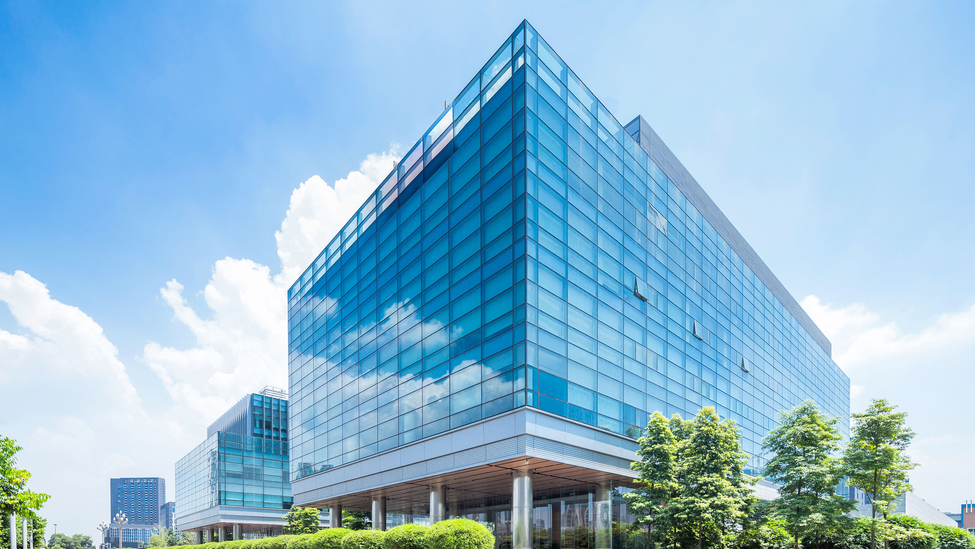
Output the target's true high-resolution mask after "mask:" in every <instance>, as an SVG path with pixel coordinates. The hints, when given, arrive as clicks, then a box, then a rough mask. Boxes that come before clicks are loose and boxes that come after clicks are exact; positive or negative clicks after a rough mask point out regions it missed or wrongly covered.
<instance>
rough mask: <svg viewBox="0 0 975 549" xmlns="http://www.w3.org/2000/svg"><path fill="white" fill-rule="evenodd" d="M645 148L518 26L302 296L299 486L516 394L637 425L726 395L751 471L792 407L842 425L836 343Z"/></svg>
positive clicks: (557, 408)
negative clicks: (803, 406)
mask: <svg viewBox="0 0 975 549" xmlns="http://www.w3.org/2000/svg"><path fill="white" fill-rule="evenodd" d="M634 135H636V136H637V137H638V138H639V131H636V132H634ZM648 150H649V145H648V144H647V143H640V142H638V141H637V140H636V139H634V136H632V135H631V134H630V132H628V131H627V130H626V129H625V128H624V126H623V125H622V124H620V123H619V122H618V121H617V120H616V119H615V118H614V117H613V115H612V114H611V113H609V111H608V110H607V109H606V108H605V106H604V105H603V104H602V103H600V102H599V101H598V100H597V99H596V98H595V96H594V95H593V94H592V93H591V92H590V91H589V90H588V88H587V87H586V86H585V85H584V84H583V83H582V82H581V81H580V80H579V78H578V77H577V76H576V75H575V73H573V72H572V70H571V69H569V68H568V67H567V66H566V65H565V63H564V62H563V61H562V60H561V59H560V58H559V56H558V55H557V54H556V53H555V52H554V51H553V50H552V48H551V47H550V46H548V44H547V43H546V42H545V41H544V40H543V39H542V38H541V37H539V36H538V35H537V33H536V32H535V31H534V29H533V28H532V27H531V26H530V25H529V24H527V23H524V24H522V25H521V26H519V28H518V29H517V30H516V32H515V33H514V34H513V35H512V36H511V37H510V38H509V39H508V40H507V41H506V42H505V43H504V45H503V46H502V47H501V48H500V49H499V50H498V51H497V52H496V53H495V54H494V55H493V56H492V58H491V60H490V61H489V62H488V63H487V64H486V65H485V66H484V67H483V69H482V70H481V71H480V72H479V74H478V75H476V76H475V78H474V79H473V80H472V81H471V83H470V84H469V85H468V86H466V87H465V89H464V91H463V92H461V93H460V94H459V95H458V96H457V98H456V99H455V100H454V101H453V103H452V104H451V106H450V108H449V109H448V110H447V111H446V112H444V113H443V114H442V115H441V116H440V118H439V119H438V120H437V121H436V122H435V123H434V124H433V125H432V126H431V128H430V130H429V131H428V132H427V133H426V134H425V135H424V136H423V137H422V138H421V139H420V141H418V142H417V143H416V145H415V146H414V147H413V148H412V149H410V151H409V152H408V153H407V154H406V155H405V156H404V158H403V160H402V161H401V162H400V163H399V165H398V166H397V167H396V168H395V169H394V170H393V172H392V173H390V174H389V176H388V177H387V178H386V180H385V181H384V182H383V183H382V184H381V185H380V186H379V188H378V189H377V190H376V192H375V193H374V194H373V195H372V196H371V197H370V198H369V199H368V200H367V201H366V202H365V204H364V205H363V206H362V208H361V209H360V210H359V211H358V213H357V214H356V215H355V216H353V218H352V219H351V220H350V221H349V222H348V223H347V224H346V226H345V227H344V228H343V229H342V230H341V231H340V232H339V234H338V235H337V236H336V237H335V238H334V239H333V240H332V242H331V243H330V244H329V245H328V246H327V247H326V248H325V250H324V251H323V252H322V253H321V254H320V255H319V257H318V258H317V259H316V260H315V261H314V262H313V264H312V265H310V266H309V267H308V269H307V270H306V271H305V272H304V274H303V275H302V276H301V278H300V279H299V280H298V281H297V282H296V283H295V284H294V285H293V287H292V288H291V289H290V290H289V294H288V298H289V352H290V355H289V374H290V394H291V404H292V408H291V414H290V423H291V443H292V444H291V448H292V454H291V463H292V466H291V467H292V470H291V474H292V478H293V479H298V478H302V477H305V476H308V475H311V474H314V473H317V472H321V471H324V470H327V469H329V468H331V467H337V466H340V465H343V464H346V463H350V462H352V461H355V460H357V459H360V458H364V457H367V456H370V455H373V454H376V453H379V452H383V451H385V450H388V449H391V448H395V447H397V446H401V445H405V444H409V443H411V442H413V441H416V440H419V439H421V438H425V437H429V436H431V435H434V434H437V433H441V432H444V431H446V430H449V429H452V428H456V427H459V426H462V425H466V424H469V423H472V422H476V421H478V420H480V419H483V418H487V417H490V416H493V415H497V414H501V413H504V412H506V411H508V410H511V409H513V408H516V407H520V406H531V407H535V408H538V409H540V410H543V411H545V412H548V413H551V414H555V415H558V416H561V417H565V418H568V419H570V420H574V421H578V422H581V423H584V424H588V425H592V426H596V427H598V428H601V429H605V430H608V431H611V432H614V433H618V434H621V435H626V436H630V437H633V438H635V437H636V436H637V435H638V432H639V430H640V428H641V427H642V426H644V425H646V422H647V417H648V414H649V413H652V412H653V411H655V410H660V411H661V412H663V413H665V414H668V415H669V414H672V413H680V414H681V415H684V416H689V415H693V414H694V413H696V411H697V410H698V409H699V408H700V407H702V406H714V407H715V408H716V409H717V411H718V413H719V414H721V416H722V417H728V418H731V419H733V420H735V421H736V422H737V423H738V424H739V425H740V426H741V429H742V433H743V446H744V449H745V450H746V451H747V452H749V454H750V455H752V456H753V457H752V460H751V462H750V468H751V470H752V471H753V472H757V470H758V469H760V467H761V465H762V458H761V456H760V455H759V453H760V446H761V439H762V437H763V436H764V435H765V433H767V432H768V430H769V429H770V428H772V427H774V426H775V421H776V418H777V414H778V412H779V411H780V410H782V409H786V408H789V407H791V406H794V405H795V404H797V403H799V402H800V401H802V400H804V399H806V398H812V399H814V400H815V401H816V402H817V403H818V404H819V405H820V406H821V407H822V408H823V409H824V410H825V411H826V412H827V413H829V414H831V415H834V416H841V417H843V418H847V417H848V416H849V379H848V378H847V377H846V376H845V374H843V372H842V371H841V370H840V369H839V368H838V367H837V366H836V365H835V364H834V363H833V361H832V360H831V358H830V357H829V352H828V346H825V347H824V345H823V341H825V338H822V339H821V340H819V341H817V339H816V338H814V336H812V335H810V333H809V331H807V330H806V329H804V328H803V323H807V324H806V325H807V326H808V325H809V324H811V322H810V321H808V319H807V318H804V319H802V320H801V321H800V320H799V319H797V317H796V316H795V315H794V313H793V312H790V311H797V310H798V309H797V306H796V305H795V303H794V300H792V298H791V296H788V295H787V294H785V297H786V298H787V299H786V300H787V301H788V300H791V302H789V303H787V304H783V301H782V299H780V298H779V297H777V295H779V296H782V295H783V294H782V293H781V292H780V291H778V290H777V289H775V288H773V289H770V288H769V287H768V286H767V285H766V284H765V283H764V282H763V281H762V276H757V275H756V274H755V268H753V266H755V265H756V264H755V263H754V260H751V259H748V260H743V259H742V257H740V255H739V254H738V253H737V252H736V251H735V248H734V247H733V246H732V245H731V244H729V243H728V241H727V239H726V238H725V237H724V236H723V234H722V232H721V231H719V229H718V228H715V227H714V226H712V224H711V223H710V222H709V221H708V219H706V218H705V216H704V215H702V213H701V212H700V211H699V210H698V208H696V207H695V205H694V203H693V202H692V201H690V200H688V198H687V197H686V196H684V194H682V192H681V190H680V189H679V188H678V186H677V185H675V183H674V182H673V181H672V179H671V176H672V175H673V171H672V170H673V167H672V166H664V167H661V166H659V165H658V164H657V163H656V162H654V161H653V160H651V157H650V155H649V154H648ZM668 170H670V171H671V172H672V173H671V176H669V175H668V174H667V173H666V171H668ZM722 230H723V229H722ZM758 261H760V260H758ZM750 263H751V265H750ZM762 267H764V265H762ZM766 269H767V268H766ZM766 280H768V279H766ZM776 283H777V281H776ZM818 335H819V337H820V338H821V334H818ZM827 345H828V343H827ZM839 424H840V428H841V429H846V425H848V421H845V420H841V421H840V422H839ZM844 434H845V433H844Z"/></svg>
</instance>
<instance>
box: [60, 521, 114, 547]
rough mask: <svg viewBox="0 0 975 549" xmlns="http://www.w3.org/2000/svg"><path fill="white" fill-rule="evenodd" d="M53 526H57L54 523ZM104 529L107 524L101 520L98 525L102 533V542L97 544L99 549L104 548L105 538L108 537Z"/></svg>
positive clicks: (106, 528) (105, 544)
mask: <svg viewBox="0 0 975 549" xmlns="http://www.w3.org/2000/svg"><path fill="white" fill-rule="evenodd" d="M54 526H55V527H57V525H56V524H55V525H54ZM106 530H108V525H107V524H105V522H102V523H101V524H99V525H98V531H99V532H101V533H102V542H101V544H100V545H99V547H100V548H101V549H105V546H107V545H108V544H107V543H105V542H106V540H107V539H108V534H106V533H105V531H106Z"/></svg>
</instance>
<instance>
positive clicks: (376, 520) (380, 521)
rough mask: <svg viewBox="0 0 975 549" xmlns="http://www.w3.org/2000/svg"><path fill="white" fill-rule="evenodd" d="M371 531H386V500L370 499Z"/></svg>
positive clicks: (381, 498)
mask: <svg viewBox="0 0 975 549" xmlns="http://www.w3.org/2000/svg"><path fill="white" fill-rule="evenodd" d="M372 529H373V530H386V498H383V497H375V498H372Z"/></svg>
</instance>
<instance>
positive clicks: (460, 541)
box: [343, 518, 494, 549]
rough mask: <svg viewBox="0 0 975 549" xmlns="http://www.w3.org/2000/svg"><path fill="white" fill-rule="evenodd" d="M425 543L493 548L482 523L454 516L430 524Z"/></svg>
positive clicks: (439, 548) (441, 548) (436, 548)
mask: <svg viewBox="0 0 975 549" xmlns="http://www.w3.org/2000/svg"><path fill="white" fill-rule="evenodd" d="M425 545H426V549H494V536H493V535H491V532H490V531H488V529H487V527H485V526H484V525H483V524H480V523H478V522H474V521H473V520H468V519H463V518H456V519H450V520H444V521H441V522H438V523H436V524H434V525H433V526H431V527H430V530H429V531H428V532H427V535H426V538H425ZM343 549H350V548H343Z"/></svg>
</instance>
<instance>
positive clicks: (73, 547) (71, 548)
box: [48, 534, 92, 549]
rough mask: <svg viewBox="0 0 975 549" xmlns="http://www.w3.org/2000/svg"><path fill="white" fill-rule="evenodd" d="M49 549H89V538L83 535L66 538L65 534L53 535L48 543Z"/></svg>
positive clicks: (90, 542)
mask: <svg viewBox="0 0 975 549" xmlns="http://www.w3.org/2000/svg"><path fill="white" fill-rule="evenodd" d="M48 547H50V548H51V549H91V547H92V541H91V537H89V536H86V535H84V534H75V535H73V536H68V535H66V534H54V535H53V536H51V541H50V542H49V543H48Z"/></svg>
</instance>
